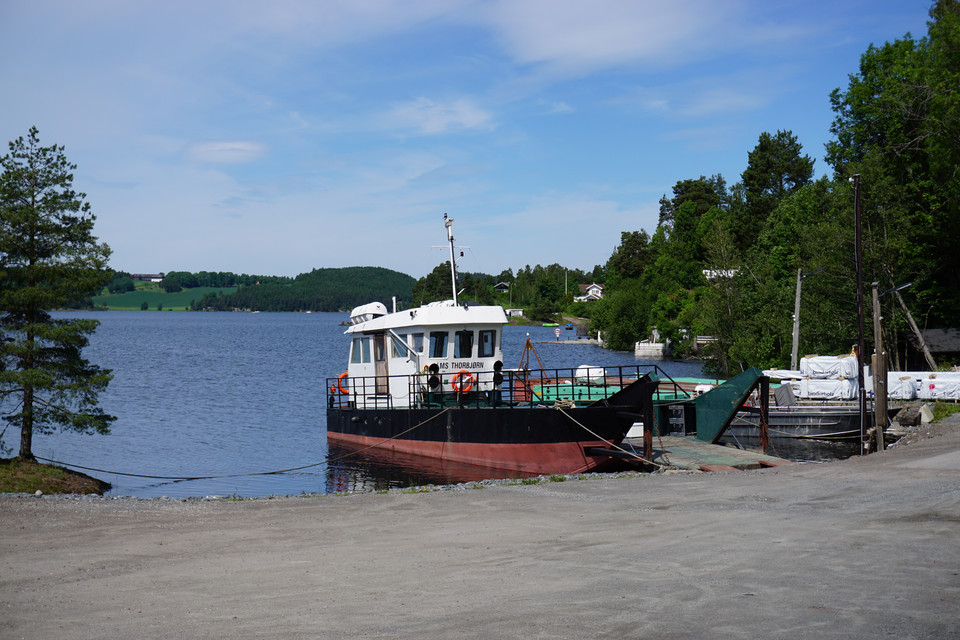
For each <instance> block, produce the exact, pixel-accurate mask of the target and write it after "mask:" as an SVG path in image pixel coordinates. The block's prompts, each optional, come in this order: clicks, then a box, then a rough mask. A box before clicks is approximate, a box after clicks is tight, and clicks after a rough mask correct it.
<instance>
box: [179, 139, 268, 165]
mask: <svg viewBox="0 0 960 640" xmlns="http://www.w3.org/2000/svg"><path fill="white" fill-rule="evenodd" d="M263 151H264V148H263V145H261V144H257V143H256V142H246V141H242V140H234V141H221V142H199V143H196V144H192V145H190V146H189V147H187V157H189V158H190V159H191V160H193V161H194V162H205V163H209V164H239V163H245V162H253V161H254V160H256V159H257V158H259V157H260V156H261V155H262V154H263Z"/></svg>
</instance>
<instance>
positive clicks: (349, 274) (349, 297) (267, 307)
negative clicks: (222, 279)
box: [192, 267, 415, 311]
mask: <svg viewBox="0 0 960 640" xmlns="http://www.w3.org/2000/svg"><path fill="white" fill-rule="evenodd" d="M414 282H415V281H414V279H413V278H411V277H410V276H408V275H405V274H403V273H399V272H397V271H392V270H390V269H384V268H382V267H344V268H339V269H314V270H313V271H311V272H310V273H302V274H300V275H299V276H297V277H296V278H293V279H292V280H291V281H290V282H289V283H280V282H266V283H264V282H260V283H254V284H252V285H246V286H242V287H240V288H239V289H238V290H237V291H236V292H235V293H231V294H227V295H219V294H217V293H207V294H206V295H204V296H203V297H202V298H200V299H199V300H196V301H195V302H194V303H193V305H192V306H193V309H194V310H212V311H231V310H234V309H244V310H250V311H349V310H350V309H352V308H353V307H356V306H359V305H361V304H366V303H368V302H373V301H379V302H383V303H385V304H387V305H388V307H389V305H390V300H391V298H392V297H393V296H396V297H397V301H398V303H399V304H402V305H409V303H410V299H411V297H410V293H411V290H412V288H413V284H414Z"/></svg>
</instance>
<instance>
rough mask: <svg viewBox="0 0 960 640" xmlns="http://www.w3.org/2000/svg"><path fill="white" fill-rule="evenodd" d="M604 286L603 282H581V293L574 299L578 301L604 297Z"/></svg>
mask: <svg viewBox="0 0 960 640" xmlns="http://www.w3.org/2000/svg"><path fill="white" fill-rule="evenodd" d="M603 289H604V286H603V285H602V284H597V283H593V284H581V285H580V295H579V296H576V297H575V298H574V300H576V301H578V302H589V301H591V300H599V299H601V298H602V297H603Z"/></svg>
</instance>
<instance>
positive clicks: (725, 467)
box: [596, 436, 796, 472]
mask: <svg viewBox="0 0 960 640" xmlns="http://www.w3.org/2000/svg"><path fill="white" fill-rule="evenodd" d="M624 445H630V446H632V447H633V448H634V449H635V450H636V451H638V452H642V451H643V440H642V439H641V438H631V439H628V440H624ZM624 448H626V449H629V447H627V446H624ZM596 449H599V451H596V453H601V451H602V452H603V453H604V454H606V455H611V456H614V457H618V458H623V459H628V457H627V456H625V455H617V454H616V452H613V451H610V450H608V449H603V448H601V447H597V448H596ZM652 461H653V462H655V463H657V464H664V465H667V466H668V467H673V468H675V469H686V470H689V471H712V472H720V471H742V470H746V469H767V468H770V467H781V466H785V465H793V464H796V463H795V462H793V461H791V460H784V459H783V458H777V457H776V456H770V455H767V454H764V453H760V452H759V451H752V450H744V449H737V448H735V447H729V446H724V445H719V444H710V443H707V442H703V441H701V440H697V439H696V438H693V437H683V436H664V437H662V438H654V441H653V456H652Z"/></svg>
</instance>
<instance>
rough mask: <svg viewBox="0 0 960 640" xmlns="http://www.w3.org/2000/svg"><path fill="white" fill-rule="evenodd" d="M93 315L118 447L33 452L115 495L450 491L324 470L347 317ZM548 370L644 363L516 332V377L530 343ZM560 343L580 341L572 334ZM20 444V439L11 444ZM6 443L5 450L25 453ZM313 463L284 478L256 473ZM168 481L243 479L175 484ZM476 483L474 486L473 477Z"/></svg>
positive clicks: (690, 370)
mask: <svg viewBox="0 0 960 640" xmlns="http://www.w3.org/2000/svg"><path fill="white" fill-rule="evenodd" d="M58 315H60V316H82V317H92V318H96V319H97V320H100V322H101V324H100V327H99V328H98V329H97V332H96V333H95V334H94V335H93V336H92V337H91V341H90V346H89V347H88V348H87V350H86V351H85V352H84V353H85V356H86V357H87V359H89V360H90V361H91V362H93V363H95V364H97V365H99V366H101V367H104V368H108V369H112V370H113V374H114V379H113V381H112V382H111V383H110V386H109V388H108V390H107V391H106V392H105V393H103V394H101V396H100V404H101V406H102V407H103V409H104V410H105V411H107V412H108V413H110V414H112V415H115V416H117V421H116V422H115V423H114V424H113V427H112V433H111V435H109V436H99V435H79V434H75V433H70V432H64V433H54V434H51V435H41V434H36V435H35V436H34V447H33V451H34V454H35V455H36V456H38V457H42V458H47V459H51V460H58V461H61V462H65V463H69V464H71V465H76V466H82V467H88V468H93V469H101V470H106V471H109V472H117V473H106V472H103V471H88V472H87V473H89V474H90V475H93V476H96V477H98V478H101V479H103V480H106V481H107V482H110V483H111V484H112V485H113V489H112V490H111V492H110V495H133V496H141V497H153V496H171V497H185V496H206V495H220V496H225V495H238V496H247V497H248V496H266V495H286V494H299V493H301V492H307V493H313V492H319V493H329V492H334V491H344V490H358V489H372V488H384V487H388V486H404V485H408V484H420V483H424V482H439V481H443V479H444V478H445V477H447V475H446V474H448V473H449V470H446V469H421V470H417V471H414V470H411V469H410V468H405V467H403V466H402V465H398V464H397V463H398V462H400V463H402V462H403V461H396V460H382V459H381V460H378V459H374V458H368V459H364V460H359V459H355V458H353V457H348V458H346V459H343V460H338V461H336V462H334V463H330V464H328V463H326V462H325V461H326V460H327V457H328V454H331V456H330V457H331V458H337V457H339V456H340V455H342V454H343V453H344V452H341V451H337V450H335V451H329V450H328V446H327V438H326V425H325V404H324V402H325V399H326V396H325V394H324V383H325V380H326V379H327V378H329V377H335V376H336V375H338V374H339V373H340V372H342V371H344V370H345V369H346V359H347V348H348V340H347V338H346V336H344V335H343V329H344V328H343V327H342V326H340V322H341V321H343V320H346V319H347V314H340V313H312V314H305V313H184V312H170V311H159V312H158V311H105V312H85V313H72V312H71V313H67V312H63V313H59V314H58ZM528 333H529V334H530V337H531V339H532V340H533V341H534V342H535V343H537V344H536V347H537V351H538V353H539V354H540V357H541V359H543V361H544V365H545V366H547V367H557V368H565V367H576V366H579V365H582V364H593V365H621V364H623V365H632V364H638V363H643V362H647V361H641V360H638V359H636V358H634V356H633V355H632V354H629V353H622V352H616V351H607V350H603V349H600V348H599V347H596V346H593V345H563V344H556V343H555V342H554V343H552V344H551V341H553V340H555V338H554V330H553V329H552V328H547V327H520V326H508V327H506V329H505V332H504V340H503V351H504V361H505V364H506V366H507V367H515V366H517V365H518V364H519V361H520V353H521V351H522V347H523V343H524V340H525V338H526V335H527V334H528ZM562 333H563V334H564V335H562V337H564V338H566V337H568V336H570V337H572V335H571V334H573V332H572V331H563V332H562ZM661 366H663V368H664V369H665V370H666V371H667V373H668V374H670V375H671V376H673V377H679V376H699V375H700V373H701V367H700V364H699V363H695V362H667V363H662V365H661ZM11 435H13V436H14V437H12V438H11V437H10V436H11ZM17 435H18V434H11V433H9V432H8V434H7V437H6V439H5V442H6V444H7V446H12V447H14V451H16V448H17V447H19V441H18V439H17V437H16V436H17ZM306 465H314V466H310V467H308V468H304V469H300V470H298V471H291V472H287V473H281V474H275V475H248V474H257V473H264V472H271V471H277V470H282V469H290V468H293V467H303V466H306ZM120 473H128V474H141V475H149V476H167V477H198V476H234V477H218V478H210V479H198V480H182V481H172V480H163V479H157V478H137V477H130V476H125V475H119V474H120ZM471 479H473V478H471Z"/></svg>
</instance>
